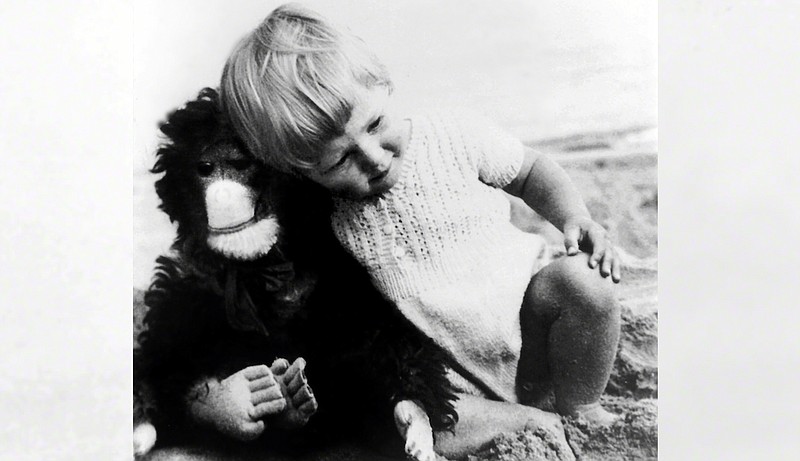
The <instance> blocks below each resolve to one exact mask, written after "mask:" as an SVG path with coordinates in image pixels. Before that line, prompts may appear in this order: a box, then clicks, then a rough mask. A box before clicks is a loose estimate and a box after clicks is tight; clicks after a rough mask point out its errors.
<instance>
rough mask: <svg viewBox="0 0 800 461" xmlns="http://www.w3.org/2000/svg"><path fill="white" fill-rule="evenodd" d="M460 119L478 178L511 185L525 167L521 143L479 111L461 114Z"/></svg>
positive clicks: (497, 183) (501, 185) (496, 185)
mask: <svg viewBox="0 0 800 461" xmlns="http://www.w3.org/2000/svg"><path fill="white" fill-rule="evenodd" d="M459 122H460V124H461V130H462V134H463V137H464V141H465V147H466V149H467V151H468V152H467V153H468V156H469V158H470V161H471V163H473V165H474V166H475V168H476V170H477V171H478V177H479V179H480V180H481V181H482V182H484V183H486V184H489V185H491V186H494V187H499V188H502V187H505V186H507V185H508V184H510V183H511V181H513V180H514V178H516V177H517V174H519V170H520V168H522V160H523V154H524V147H523V145H522V142H521V141H520V140H519V139H517V138H516V137H514V136H512V135H511V134H510V133H508V132H506V131H505V130H503V129H501V128H500V127H498V126H497V125H495V124H494V123H492V122H490V121H489V120H488V119H486V118H485V117H481V116H479V115H476V114H468V115H465V116H462V117H459Z"/></svg>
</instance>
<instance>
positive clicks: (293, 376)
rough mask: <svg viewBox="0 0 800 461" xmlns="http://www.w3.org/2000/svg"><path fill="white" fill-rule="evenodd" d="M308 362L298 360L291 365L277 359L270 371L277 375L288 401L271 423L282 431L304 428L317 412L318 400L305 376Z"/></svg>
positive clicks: (284, 360) (301, 359)
mask: <svg viewBox="0 0 800 461" xmlns="http://www.w3.org/2000/svg"><path fill="white" fill-rule="evenodd" d="M305 368H306V361H305V359H303V358H302V357H300V358H298V359H297V360H295V361H294V363H292V364H291V365H289V362H288V361H287V360H286V359H277V360H275V362H273V363H272V366H271V367H270V369H271V370H272V372H273V374H275V376H276V378H277V380H278V382H279V384H280V387H281V392H282V394H283V397H284V399H285V400H286V407H285V408H284V409H283V411H281V412H280V413H279V414H277V415H275V416H273V417H272V418H271V419H270V423H271V424H273V425H274V426H275V427H280V428H282V429H296V428H298V427H302V426H304V425H305V424H306V423H307V422H308V420H309V418H311V416H313V415H314V413H316V412H317V399H316V397H314V393H313V392H312V391H311V386H309V385H308V380H307V379H306V375H305Z"/></svg>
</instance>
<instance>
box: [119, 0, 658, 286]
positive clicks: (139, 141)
mask: <svg viewBox="0 0 800 461" xmlns="http://www.w3.org/2000/svg"><path fill="white" fill-rule="evenodd" d="M281 3H282V2H273V1H238V2H235V4H232V3H231V2H227V1H223V0H207V1H203V2H196V1H190V0H172V1H167V2H164V1H154V0H141V1H138V2H136V5H135V8H134V33H135V36H134V63H133V64H134V71H135V74H134V95H135V99H134V124H135V126H134V159H133V169H134V197H133V198H134V204H133V215H134V216H133V222H134V255H133V257H134V268H133V277H134V280H133V285H134V287H136V288H145V287H146V286H147V284H148V283H149V281H150V277H151V275H152V269H153V265H154V261H155V258H156V257H157V256H158V255H159V254H161V253H163V252H165V251H167V249H168V248H169V245H170V243H171V241H172V238H173V235H174V234H173V233H174V230H173V227H172V226H171V225H170V223H169V221H168V220H167V218H166V216H165V215H164V214H163V213H161V212H160V211H158V210H157V209H156V206H157V200H156V196H155V191H154V189H153V181H154V180H155V179H156V178H155V175H153V174H150V173H149V172H148V169H149V168H150V167H151V166H152V164H153V162H154V156H153V154H154V152H155V150H156V149H157V147H158V144H159V142H160V141H161V139H160V137H159V132H158V128H157V125H158V122H159V121H161V120H163V119H164V117H165V116H166V114H167V112H169V111H170V110H173V109H175V108H177V107H179V106H181V105H182V104H184V103H185V102H186V101H187V100H189V99H191V98H194V97H195V96H196V94H197V92H198V91H199V90H200V89H201V88H203V87H205V86H217V85H218V82H219V78H220V73H221V70H222V66H223V64H224V62H225V59H226V57H227V55H228V53H229V52H230V51H231V49H232V48H233V46H234V44H235V43H236V42H237V41H238V40H239V39H240V38H241V37H242V36H243V35H244V34H245V33H246V32H248V31H249V30H251V29H253V28H254V27H255V26H256V25H257V24H258V23H259V22H260V21H261V20H262V19H263V18H264V17H265V16H266V15H267V14H268V13H269V12H270V11H271V10H272V9H273V8H274V7H276V6H278V5H280V4H281ZM303 3H304V4H305V5H307V6H309V7H311V8H313V9H315V10H317V11H318V12H320V13H321V14H323V15H325V16H327V17H328V18H330V19H332V20H334V21H335V22H337V23H339V24H342V25H345V26H347V27H348V28H349V29H350V30H351V31H352V32H354V33H355V34H356V35H358V36H360V37H361V38H363V39H364V40H365V41H366V43H367V44H368V45H369V46H370V47H372V48H373V49H374V50H375V52H376V53H377V54H378V56H379V57H381V58H382V59H383V60H384V62H385V63H386V64H387V66H388V67H389V70H390V72H391V73H392V76H393V78H394V81H395V86H396V99H397V102H398V104H399V105H400V106H401V107H402V108H403V109H406V110H409V111H418V110H424V109H426V108H448V109H459V108H468V109H470V110H473V111H480V112H483V113H484V114H485V115H487V116H488V117H490V118H491V119H493V120H495V121H496V122H497V123H498V124H500V125H501V126H503V127H505V128H506V129H507V130H509V131H510V132H512V133H513V134H515V135H516V136H518V137H519V138H520V139H521V140H523V142H526V143H528V144H530V145H534V146H540V147H542V148H544V149H546V150H548V151H550V152H552V153H553V154H554V155H555V156H557V157H559V158H561V159H563V160H564V162H567V163H568V162H570V161H572V160H575V159H587V158H590V160H592V161H593V162H594V163H590V164H589V166H596V165H595V163H596V162H597V161H598V160H597V158H599V157H602V159H604V160H602V161H603V162H604V163H603V165H605V166H607V165H606V164H607V163H608V162H607V159H608V158H619V157H626V158H628V157H629V156H627V155H626V154H631V153H633V154H638V153H643V152H644V153H646V154H648V158H650V157H652V158H651V160H644V165H643V164H642V162H643V160H642V159H641V158H639V159H638V160H636V161H635V162H633V163H634V164H633V165H631V162H627V163H625V165H623V166H624V167H625V168H626V169H627V170H630V168H631V167H633V168H634V171H637V169H639V170H641V167H642V166H645V167H647V168H646V171H645V170H641V171H643V172H644V173H645V176H646V178H644V179H641V180H642V181H645V182H648V183H651V184H650V186H647V189H648V190H647V191H646V194H645V195H646V196H645V197H644V198H643V199H642V200H644V201H647V200H650V201H652V200H655V201H656V202H655V203H656V205H657V195H655V196H654V194H655V192H654V189H655V153H656V150H657V149H656V142H657V134H656V133H657V131H656V123H657V118H656V117H657V101H656V99H657V2H656V1H643V2H630V1H624V0H582V1H577V0H538V1H527V0H497V1H493V2H485V1H471V0H470V1H466V0H439V1H435V2H431V1H423V0H406V1H399V2H398V1H375V0H347V1H335V2H334V1H321V0H318V1H307V2H303ZM587 156H588V157H587ZM598 156H599V157H598ZM576 168H577V169H576V171H575V172H573V177H576V176H577V178H576V180H577V182H578V183H579V186H581V187H582V188H583V189H584V190H585V189H586V188H587V187H590V186H591V184H588V183H587V184H584V185H582V181H583V180H582V179H581V169H582V167H581V166H578V167H576ZM616 178H617V176H615V175H610V176H608V177H607V178H606V180H607V181H611V182H614V181H615V179H616ZM584 179H585V181H583V182H586V181H589V182H592V181H596V179H597V175H596V174H590V175H589V176H586V178H584ZM601 179H602V178H601ZM633 186H634V187H638V186H637V185H636V184H634V185H633ZM642 187H644V186H641V187H639V188H640V189H641V188H642ZM604 190H605V189H604ZM606 192H607V191H606ZM618 192H619V191H618ZM609 193H613V191H611V192H609ZM648 194H649V195H648ZM598 200H599V201H603V200H602V199H598ZM640 201H641V200H640ZM598 203H599V202H598ZM590 205H591V203H590ZM651 205H652V203H651ZM611 211H613V210H611ZM655 211H656V210H655V208H654V207H652V206H651V213H650V214H651V215H652V216H649V217H646V219H648V220H649V221H651V224H653V226H654V225H655V219H656V218H655ZM600 212H601V214H602V210H600ZM593 213H595V214H597V212H596V211H594V210H593ZM596 218H597V217H596ZM600 219H601V220H602V216H601V217H600ZM643 219H644V218H643ZM606 224H607V226H608V227H614V226H613V225H610V226H609V223H606ZM611 224H613V223H611ZM612 231H613V229H612ZM623 232H624V231H623ZM651 234H653V235H652V236H651V237H652V238H650V237H648V239H649V240H653V241H652V242H649V243H648V244H647V245H645V246H646V248H645V247H642V245H639V244H635V242H634V244H632V245H631V247H632V251H633V252H634V253H638V254H639V255H641V256H646V255H647V254H649V253H653V252H654V250H655V241H654V239H655V227H653V230H652V232H651ZM623 237H624V236H623ZM640 247H641V248H640Z"/></svg>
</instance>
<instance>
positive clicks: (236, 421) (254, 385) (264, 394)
mask: <svg viewBox="0 0 800 461" xmlns="http://www.w3.org/2000/svg"><path fill="white" fill-rule="evenodd" d="M206 386H207V390H208V391H207V392H206ZM194 391H195V392H194V396H192V397H190V402H189V404H190V405H189V408H190V412H191V414H192V415H193V416H194V417H195V418H196V419H197V420H199V421H200V422H205V423H208V424H211V425H212V426H214V427H215V428H217V430H219V431H220V432H222V433H223V434H225V435H227V436H229V437H233V438H235V439H239V440H253V439H255V438H257V437H258V436H260V435H261V434H262V433H263V432H264V427H265V425H264V421H262V419H263V418H265V417H268V416H271V415H276V414H278V413H280V412H281V411H283V409H284V408H285V407H286V401H285V400H284V398H283V395H282V394H281V387H280V385H278V383H277V381H276V380H275V377H274V376H273V374H272V371H271V370H270V369H269V368H268V367H267V366H266V365H256V366H251V367H247V368H245V369H244V370H241V371H238V372H236V373H234V374H232V375H231V376H228V377H227V378H225V379H223V380H222V381H216V380H209V381H206V382H202V383H200V384H198V385H197V386H195V388H194Z"/></svg>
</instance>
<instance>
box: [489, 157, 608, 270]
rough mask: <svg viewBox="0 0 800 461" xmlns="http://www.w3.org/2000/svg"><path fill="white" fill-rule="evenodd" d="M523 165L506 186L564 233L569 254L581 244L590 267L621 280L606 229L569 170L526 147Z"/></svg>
mask: <svg viewBox="0 0 800 461" xmlns="http://www.w3.org/2000/svg"><path fill="white" fill-rule="evenodd" d="M524 155H525V157H524V160H523V162H522V168H520V172H519V174H518V175H517V177H516V178H515V179H514V180H513V181H512V182H511V183H510V184H509V185H508V186H506V187H505V191H506V192H508V193H509V194H512V195H516V196H517V197H520V198H521V199H523V200H524V201H525V203H527V204H528V206H530V207H531V208H533V209H534V210H536V211H537V212H538V213H539V214H541V215H542V216H544V217H545V219H547V220H548V221H550V222H551V223H553V225H555V226H556V227H557V228H558V229H559V230H561V231H562V232H563V233H564V245H565V246H566V248H567V254H568V255H574V254H577V253H578V250H579V248H580V247H582V248H583V249H584V250H585V251H587V252H589V253H591V257H590V258H589V266H591V267H592V268H595V267H597V266H598V264H599V266H600V273H601V274H602V275H603V276H604V277H607V276H609V275H611V278H612V279H613V280H614V282H619V281H620V264H619V258H618V257H617V255H616V251H615V250H614V246H613V244H612V243H611V241H610V239H609V237H608V233H607V232H606V230H605V229H604V228H603V226H601V225H600V224H598V223H597V222H595V221H594V220H593V219H592V217H591V216H590V215H589V210H588V209H587V208H586V204H585V203H584V202H583V199H582V198H581V195H580V193H579V192H578V189H577V188H576V187H575V185H574V184H573V183H572V181H570V179H569V176H567V173H566V172H565V171H564V170H563V169H562V168H561V167H560V166H559V165H558V164H557V163H556V162H554V161H553V160H552V159H550V158H549V157H548V156H546V155H544V154H541V153H538V152H536V151H534V150H533V149H530V148H527V147H526V148H525V154H524Z"/></svg>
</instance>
